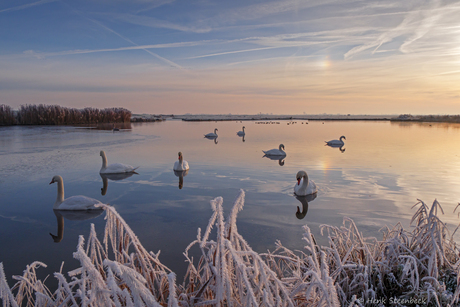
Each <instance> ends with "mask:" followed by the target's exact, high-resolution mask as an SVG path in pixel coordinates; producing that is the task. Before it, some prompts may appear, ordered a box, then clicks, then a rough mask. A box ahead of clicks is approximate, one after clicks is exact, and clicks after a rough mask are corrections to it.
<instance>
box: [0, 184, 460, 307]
mask: <svg viewBox="0 0 460 307" xmlns="http://www.w3.org/2000/svg"><path fill="white" fill-rule="evenodd" d="M222 203H223V199H222V198H221V197H218V198H216V199H214V200H212V201H211V206H212V210H213V214H212V216H211V218H210V220H209V224H208V226H207V227H206V229H205V230H204V231H201V230H200V229H198V234H197V238H196V240H195V241H193V242H191V243H190V245H189V246H188V247H187V249H186V250H185V252H184V256H185V259H186V260H187V261H188V263H189V266H188V270H187V273H186V276H185V278H184V281H183V282H182V283H181V284H178V283H177V282H176V279H175V274H174V273H173V272H171V270H170V269H168V268H167V267H166V266H164V265H163V264H162V263H161V262H160V260H159V254H154V253H152V252H148V251H146V250H145V249H144V247H143V246H142V244H141V243H140V241H139V239H138V238H137V237H136V235H135V234H134V233H133V231H132V230H131V229H130V228H129V226H128V225H127V224H126V222H125V221H124V220H123V218H122V217H121V216H120V215H119V214H118V213H117V212H116V211H115V209H114V208H113V207H110V206H106V205H104V207H103V208H104V209H105V211H106V226H105V231H104V235H103V240H102V242H101V241H99V239H98V238H97V236H96V232H95V229H94V225H92V226H91V230H90V234H89V237H88V239H87V240H86V244H85V239H84V238H83V236H80V239H79V243H78V246H77V251H76V252H75V253H74V258H75V259H77V260H78V261H79V262H80V264H81V267H80V268H79V269H76V270H73V271H70V272H67V274H64V273H63V272H56V273H54V277H55V278H56V279H57V280H58V288H57V290H56V291H55V292H54V293H50V291H49V290H48V289H47V287H46V286H45V284H44V282H43V281H41V280H37V278H36V274H35V272H36V270H37V269H38V268H39V267H40V266H45V264H43V263H40V262H34V263H32V264H30V265H29V266H27V268H26V270H25V271H24V274H23V275H22V276H13V278H14V279H15V280H16V284H15V285H14V286H13V287H12V288H10V287H9V285H8V283H7V280H6V278H5V274H4V271H3V266H2V264H1V263H0V298H1V299H2V302H3V306H384V305H387V306H388V305H389V304H390V305H392V306H406V305H407V306H416V305H420V306H423V305H430V306H459V304H460V303H459V297H460V287H459V284H460V274H459V273H460V272H459V271H460V256H459V248H458V246H457V245H456V243H455V242H454V240H453V234H452V235H450V234H449V232H448V229H447V227H446V224H444V223H443V222H442V221H441V220H440V219H439V217H438V212H442V208H441V206H440V204H439V203H438V202H437V201H434V203H433V205H432V206H431V208H430V207H429V206H427V205H426V204H425V203H423V202H422V201H419V202H418V203H417V204H416V205H415V206H414V207H417V211H416V212H415V214H414V216H413V218H412V224H413V226H414V227H413V228H412V230H411V231H407V230H405V229H403V227H402V226H401V225H399V224H397V225H395V226H394V227H392V228H386V229H384V230H383V239H382V240H377V239H376V238H365V237H363V236H362V235H361V233H360V232H359V231H358V229H357V227H356V225H355V224H354V222H353V221H352V220H351V219H348V218H345V219H344V222H343V225H342V226H341V227H334V226H329V225H322V226H321V230H322V233H323V234H325V235H327V236H328V239H329V246H318V245H317V244H316V242H315V239H314V237H313V236H312V234H311V233H310V229H309V228H308V227H307V226H304V227H303V228H304V231H305V233H304V235H303V240H305V247H304V250H303V251H292V250H289V249H287V248H285V247H283V245H282V244H281V242H277V248H276V250H274V251H272V252H269V253H264V254H259V253H257V252H255V251H253V250H252V249H251V247H250V246H249V245H248V243H247V242H246V241H245V240H244V238H243V237H242V236H241V235H240V234H239V233H238V229H237V226H236V218H237V214H238V212H239V211H240V210H241V209H242V208H243V205H244V192H243V191H241V192H240V194H239V195H238V197H237V199H236V200H235V203H234V206H233V209H232V211H231V212H230V214H229V215H228V216H227V218H226V219H225V218H224V212H223V209H222ZM213 227H215V228H216V238H215V239H210V235H211V230H212V228H213ZM193 246H195V247H198V248H199V249H200V250H201V258H200V259H198V261H197V262H196V261H194V259H193V258H192V257H189V255H188V251H189V250H190V248H192V247H193Z"/></svg>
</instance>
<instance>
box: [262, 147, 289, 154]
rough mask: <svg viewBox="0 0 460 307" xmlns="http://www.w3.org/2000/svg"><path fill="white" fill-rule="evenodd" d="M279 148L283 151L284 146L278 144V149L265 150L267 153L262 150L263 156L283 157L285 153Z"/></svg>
mask: <svg viewBox="0 0 460 307" xmlns="http://www.w3.org/2000/svg"><path fill="white" fill-rule="evenodd" d="M281 148H283V149H284V145H283V144H280V147H279V149H270V150H267V151H264V150H262V151H263V152H264V154H265V155H266V156H285V155H286V153H285V152H284V150H283V149H281Z"/></svg>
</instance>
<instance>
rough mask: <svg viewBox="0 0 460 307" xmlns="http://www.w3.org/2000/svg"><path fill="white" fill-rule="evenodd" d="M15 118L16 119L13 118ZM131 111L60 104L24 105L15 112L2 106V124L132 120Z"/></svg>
mask: <svg viewBox="0 0 460 307" xmlns="http://www.w3.org/2000/svg"><path fill="white" fill-rule="evenodd" d="M12 119H14V120H12ZM130 120H131V111H129V110H127V109H124V108H106V109H102V110H99V109H96V108H84V109H74V108H66V107H61V106H58V105H43V104H39V105H22V106H21V107H20V109H19V110H18V112H16V114H14V113H13V112H12V111H11V108H10V107H8V106H4V105H2V106H0V125H14V124H19V125H74V124H97V123H123V122H130Z"/></svg>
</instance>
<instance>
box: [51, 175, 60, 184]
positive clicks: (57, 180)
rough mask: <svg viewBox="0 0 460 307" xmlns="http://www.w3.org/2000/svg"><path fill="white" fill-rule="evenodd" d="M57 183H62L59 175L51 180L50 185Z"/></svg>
mask: <svg viewBox="0 0 460 307" xmlns="http://www.w3.org/2000/svg"><path fill="white" fill-rule="evenodd" d="M55 182H62V177H61V176H59V175H56V176H54V177H53V179H51V182H50V184H52V183H55Z"/></svg>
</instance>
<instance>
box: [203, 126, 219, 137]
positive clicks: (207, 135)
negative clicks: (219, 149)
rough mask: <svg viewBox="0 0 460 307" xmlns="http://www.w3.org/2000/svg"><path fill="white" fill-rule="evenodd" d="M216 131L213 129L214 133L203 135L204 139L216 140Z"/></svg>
mask: <svg viewBox="0 0 460 307" xmlns="http://www.w3.org/2000/svg"><path fill="white" fill-rule="evenodd" d="M217 131H218V130H217V128H216V129H214V133H212V132H211V133H208V134H205V135H204V137H205V138H216V137H217V133H216V132H217Z"/></svg>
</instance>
